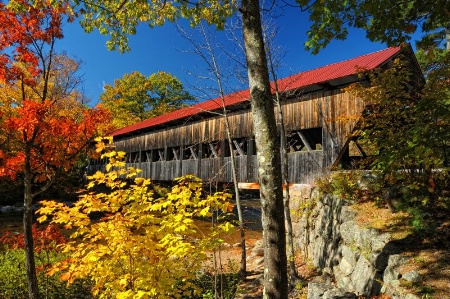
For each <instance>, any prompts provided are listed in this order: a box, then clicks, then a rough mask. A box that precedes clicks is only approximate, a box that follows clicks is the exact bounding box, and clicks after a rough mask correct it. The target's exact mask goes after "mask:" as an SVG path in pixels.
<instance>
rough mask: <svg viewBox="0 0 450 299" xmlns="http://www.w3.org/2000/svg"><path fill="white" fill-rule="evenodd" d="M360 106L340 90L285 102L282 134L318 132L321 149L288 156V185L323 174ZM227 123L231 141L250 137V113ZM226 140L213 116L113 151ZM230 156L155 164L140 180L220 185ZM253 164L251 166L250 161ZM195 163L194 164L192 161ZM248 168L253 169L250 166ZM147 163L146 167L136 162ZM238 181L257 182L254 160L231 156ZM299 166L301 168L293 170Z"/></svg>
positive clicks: (220, 120)
mask: <svg viewBox="0 0 450 299" xmlns="http://www.w3.org/2000/svg"><path fill="white" fill-rule="evenodd" d="M363 108H364V103H363V101H362V100H361V99H358V98H356V97H354V96H351V95H349V94H348V93H345V92H342V91H340V90H332V91H322V92H316V93H311V94H308V95H305V96H300V97H299V99H290V100H286V101H285V102H284V103H283V105H282V109H283V113H284V118H285V124H286V130H287V131H293V130H298V129H304V128H317V127H322V128H323V130H322V131H323V134H322V149H323V151H318V152H320V154H318V153H313V152H310V153H309V156H310V157H313V158H314V159H319V160H315V161H317V162H316V163H315V164H316V165H313V164H314V163H312V162H311V159H309V160H305V159H304V158H299V157H297V156H296V155H303V152H300V153H291V154H289V155H290V158H289V159H290V166H291V167H290V173H289V177H290V180H292V181H293V182H302V183H303V182H307V181H309V182H310V181H311V180H312V181H313V180H314V178H312V174H313V173H315V172H318V173H322V171H323V169H325V168H326V167H327V166H329V165H331V164H332V163H333V162H334V160H335V159H336V157H337V155H338V153H339V151H340V149H341V148H342V146H343V145H344V143H345V141H346V139H347V138H348V136H349V134H350V132H351V131H352V129H353V127H354V125H355V123H356V116H359V115H361V113H362V111H363ZM229 123H230V126H231V129H232V135H233V138H240V137H247V138H252V137H251V136H253V131H252V119H251V111H238V112H233V113H230V115H229ZM223 139H226V136H225V126H224V123H223V117H222V116H219V115H217V116H213V117H210V118H206V119H203V120H197V121H195V122H191V123H186V124H182V125H177V126H174V127H167V128H163V129H159V130H157V131H153V132H150V133H146V134H141V135H138V136H132V137H126V138H124V139H121V140H118V141H117V142H115V145H116V149H117V150H123V151H126V152H128V153H130V152H139V151H146V150H147V151H148V150H151V149H164V148H166V149H167V148H169V147H177V146H188V145H192V144H198V143H207V142H213V141H218V140H223ZM229 159H230V158H229V157H222V158H220V159H219V158H218V159H208V158H203V159H199V160H192V161H191V160H182V161H181V162H180V161H161V162H157V163H159V164H155V163H151V164H152V165H151V166H150V165H148V166H147V165H146V167H148V169H146V170H144V173H145V176H147V177H151V178H152V179H154V180H172V179H173V178H174V177H177V176H180V175H184V174H188V173H195V174H196V175H198V176H200V177H201V178H202V179H204V180H208V179H209V178H211V175H213V176H215V177H218V178H219V181H231V176H230V175H231V171H230V169H231V165H230V164H231V163H229ZM253 160H254V161H253ZM194 161H196V162H194ZM308 161H309V162H308ZM249 163H251V164H252V165H249ZM140 164H141V165H142V164H148V163H140ZM236 164H237V166H238V176H239V180H240V181H241V182H255V181H257V177H256V176H257V171H255V167H257V166H256V165H257V163H256V156H255V158H254V159H253V157H252V156H245V157H236ZM298 165H300V166H299V167H301V168H300V169H303V170H299V169H297V167H298Z"/></svg>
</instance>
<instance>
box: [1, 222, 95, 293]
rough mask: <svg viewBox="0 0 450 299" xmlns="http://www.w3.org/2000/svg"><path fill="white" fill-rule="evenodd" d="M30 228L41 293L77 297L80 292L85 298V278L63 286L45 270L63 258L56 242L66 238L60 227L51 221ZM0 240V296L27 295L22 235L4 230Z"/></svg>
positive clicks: (60, 242)
mask: <svg viewBox="0 0 450 299" xmlns="http://www.w3.org/2000/svg"><path fill="white" fill-rule="evenodd" d="M32 232H33V238H34V240H35V241H36V242H35V257H36V270H37V278H38V282H39V292H40V293H41V295H43V296H45V298H55V299H56V298H61V299H63V298H69V299H70V298H80V296H81V297H84V298H89V296H90V293H89V290H90V285H89V282H88V281H86V280H80V281H77V283H76V284H74V285H72V286H70V287H67V286H66V283H65V282H62V281H60V280H59V277H57V276H55V277H50V276H48V275H47V274H46V272H47V271H48V269H49V267H50V266H51V265H53V264H54V263H56V262H58V261H62V260H63V259H64V258H65V255H64V254H62V253H61V251H60V250H59V247H58V245H59V244H64V243H65V242H66V239H65V238H64V236H63V235H62V234H61V232H60V230H59V229H58V228H57V227H56V226H54V225H49V226H46V227H44V228H39V227H38V226H37V225H34V226H33V230H32ZM0 244H1V245H2V247H3V248H1V250H0V281H1V284H0V297H1V298H5V299H10V298H27V297H28V289H27V278H26V268H25V250H24V249H25V244H24V236H23V234H19V233H17V234H11V233H9V232H6V233H5V234H4V235H3V236H2V237H1V238H0Z"/></svg>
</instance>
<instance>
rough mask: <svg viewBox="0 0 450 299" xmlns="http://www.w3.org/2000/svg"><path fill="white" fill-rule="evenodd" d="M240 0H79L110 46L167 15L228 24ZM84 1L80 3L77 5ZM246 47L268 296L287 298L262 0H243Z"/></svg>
mask: <svg viewBox="0 0 450 299" xmlns="http://www.w3.org/2000/svg"><path fill="white" fill-rule="evenodd" d="M237 4H238V3H237V1H235V0H199V1H194V2H190V1H177V0H174V1H145V2H133V1H122V2H120V3H116V2H114V1H113V2H111V1H97V2H96V3H95V4H90V3H87V2H75V3H73V6H74V7H75V9H79V10H80V12H81V13H82V17H83V19H82V21H81V25H82V26H83V27H84V28H85V30H86V31H87V32H91V31H92V30H93V29H94V28H98V29H99V31H100V33H103V34H109V35H110V37H111V40H110V41H108V42H107V46H108V48H109V49H117V48H118V49H119V51H126V50H128V49H129V48H128V41H127V34H135V33H136V26H137V25H138V24H139V23H140V22H143V23H147V24H148V25H150V26H159V25H163V24H164V23H165V22H166V21H174V20H176V19H178V18H187V19H189V20H190V22H191V24H192V25H194V26H195V25H197V24H198V23H199V22H200V21H202V20H204V21H206V22H207V23H209V24H215V25H216V26H217V27H218V28H219V29H220V28H223V26H224V23H225V21H226V19H227V18H228V17H229V16H230V15H232V14H233V13H235V12H236V11H237V9H238V5H237ZM77 5H79V6H77ZM239 12H240V15H241V17H242V24H243V36H244V45H245V52H246V61H247V70H248V75H249V76H248V79H249V89H250V95H251V107H252V115H253V127H254V128H257V129H256V130H255V142H256V148H257V151H258V173H259V182H260V195H261V207H262V223H263V239H264V252H265V253H264V256H265V271H264V294H265V295H264V296H265V297H268V296H269V297H271V298H287V292H288V284H287V266H286V263H287V259H286V236H285V227H284V225H285V224H284V214H283V213H280V212H279V211H282V210H283V193H282V184H281V166H280V151H279V148H280V147H279V138H278V134H277V128H276V122H275V115H274V109H273V102H272V94H271V89H270V81H269V74H268V69H267V60H266V55H265V52H264V41H263V36H262V30H261V19H260V13H261V10H260V7H259V1H258V0H242V1H241V2H240V3H239Z"/></svg>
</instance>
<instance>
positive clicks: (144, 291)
mask: <svg viewBox="0 0 450 299" xmlns="http://www.w3.org/2000/svg"><path fill="white" fill-rule="evenodd" d="M97 141H99V143H98V144H97V150H98V151H99V152H102V151H103V150H104V149H105V147H106V145H107V144H108V142H109V141H108V140H107V139H106V140H105V139H101V138H98V139H97ZM102 158H104V159H107V160H108V164H107V165H106V172H97V173H95V174H94V175H92V176H90V177H89V180H90V181H89V184H88V188H89V189H91V188H93V187H96V186H100V185H101V186H104V188H107V190H108V192H105V193H98V192H92V191H90V190H89V191H88V192H85V193H84V194H83V195H82V196H81V197H80V199H79V200H78V201H77V202H76V203H75V204H74V206H73V207H68V206H66V205H65V204H63V203H57V202H52V201H46V202H43V207H42V208H41V209H40V210H39V211H38V213H39V214H41V215H42V217H40V218H39V220H40V221H44V220H46V219H47V217H48V216H50V217H51V222H52V223H54V224H57V225H64V226H65V227H67V228H70V229H72V230H73V234H72V235H71V239H72V241H71V242H69V243H66V244H64V245H63V250H64V252H66V253H67V254H68V256H69V257H70V258H69V259H68V260H65V261H63V262H61V263H57V264H55V265H54V267H53V269H52V270H51V271H50V272H51V273H57V272H62V275H61V277H62V279H63V280H65V281H67V282H68V283H69V284H71V283H73V282H74V281H75V280H76V279H79V278H86V277H89V278H91V279H92V280H93V283H94V286H93V289H92V292H93V295H94V296H99V297H100V298H190V297H192V296H193V295H200V294H199V289H198V287H197V286H196V285H195V284H194V280H195V279H196V275H197V274H198V271H199V270H200V269H201V267H202V266H203V263H204V262H205V261H206V259H207V252H208V251H211V250H213V249H214V248H215V247H216V246H217V245H219V244H220V243H221V240H220V234H221V233H227V232H229V230H230V229H232V225H230V223H229V222H227V221H221V222H220V224H218V225H216V226H214V227H212V228H211V231H200V230H199V227H198V225H197V224H198V223H196V222H195V221H194V219H206V218H208V217H212V215H213V213H214V211H218V210H219V211H221V212H222V213H224V215H227V214H228V213H229V212H230V211H232V209H233V205H232V204H231V203H230V202H229V201H228V200H229V198H230V197H231V195H230V194H228V193H224V192H216V193H214V194H212V195H208V196H205V195H204V192H203V187H202V182H201V180H200V179H198V178H195V177H193V176H189V175H188V176H185V177H181V178H178V179H176V184H175V185H174V186H173V187H172V189H171V190H170V192H169V193H168V194H166V195H165V196H162V197H160V196H157V195H156V194H153V191H152V185H151V182H150V180H149V179H144V178H137V177H136V175H137V174H138V173H139V172H140V170H138V169H134V168H127V167H126V163H125V152H116V151H106V152H103V154H102ZM120 178H122V179H120ZM95 214H97V215H102V217H101V218H100V219H96V218H94V217H93V215H95Z"/></svg>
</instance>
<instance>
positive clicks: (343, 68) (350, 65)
mask: <svg viewBox="0 0 450 299" xmlns="http://www.w3.org/2000/svg"><path fill="white" fill-rule="evenodd" d="M400 51H401V47H394V48H388V49H385V50H381V51H377V52H374V53H370V54H366V55H363V56H359V57H356V58H353V59H349V60H345V61H342V62H338V63H333V64H329V65H326V66H323V67H320V68H317V69H313V70H310V71H306V72H302V73H299V74H296V75H293V76H290V77H287V78H284V79H281V80H279V81H278V87H279V89H280V90H284V91H285V90H293V89H298V88H304V87H307V86H310V85H314V84H320V83H325V82H328V81H331V80H334V79H338V78H343V77H346V76H349V75H353V74H356V73H358V72H359V71H360V70H361V69H363V70H372V69H374V68H377V67H379V66H380V65H382V64H383V63H384V62H386V61H387V60H389V59H390V58H391V57H393V56H394V55H396V54H398V53H399V52H400ZM249 99H250V92H249V90H242V91H238V92H235V93H232V94H229V95H226V96H225V105H226V106H227V107H229V106H233V105H235V104H239V103H242V102H244V101H247V100H249ZM221 107H222V102H221V100H220V98H216V99H213V100H209V101H205V102H202V103H199V104H196V105H193V106H189V107H185V108H181V109H179V110H176V111H173V112H170V113H167V114H164V115H160V116H156V117H153V118H150V119H147V120H144V121H142V122H139V123H137V124H134V125H131V126H128V127H125V128H122V129H118V130H116V131H114V132H112V133H111V135H112V136H113V137H114V136H119V135H125V134H128V133H132V132H134V131H139V130H143V129H147V128H151V127H154V126H157V125H161V124H164V123H167V122H170V121H173V120H179V119H188V118H189V117H191V116H194V115H196V114H198V113H201V112H205V111H213V110H217V109H220V108H221Z"/></svg>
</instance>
